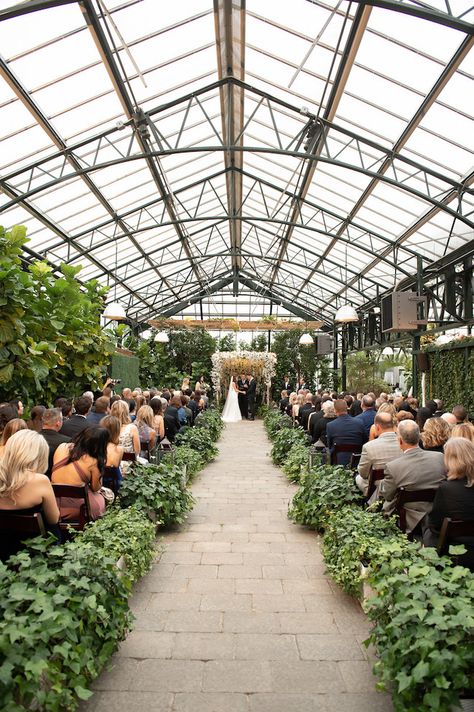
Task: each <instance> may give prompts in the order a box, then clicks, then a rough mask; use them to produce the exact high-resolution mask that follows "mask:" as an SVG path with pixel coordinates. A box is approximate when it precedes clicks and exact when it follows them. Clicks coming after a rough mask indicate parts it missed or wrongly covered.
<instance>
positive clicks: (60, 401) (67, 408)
mask: <svg viewBox="0 0 474 712" xmlns="http://www.w3.org/2000/svg"><path fill="white" fill-rule="evenodd" d="M54 407H55V408H59V409H60V410H61V413H62V414H63V420H67V418H70V417H71V415H72V400H69V398H63V397H59V398H56V400H55V401H54Z"/></svg>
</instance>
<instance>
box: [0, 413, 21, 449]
mask: <svg viewBox="0 0 474 712" xmlns="http://www.w3.org/2000/svg"><path fill="white" fill-rule="evenodd" d="M26 429H27V428H26V423H25V421H24V420H22V419H21V418H13V420H9V421H8V423H7V424H6V425H5V427H4V429H3V433H2V435H1V437H0V457H3V453H4V452H5V445H6V444H7V442H8V441H9V440H10V438H11V436H12V435H15V433H17V432H18V431H19V430H26Z"/></svg>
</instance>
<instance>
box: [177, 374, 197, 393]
mask: <svg viewBox="0 0 474 712" xmlns="http://www.w3.org/2000/svg"><path fill="white" fill-rule="evenodd" d="M189 381H190V379H189V378H183V382H182V384H181V391H182V392H183V393H184V391H187V389H188V388H189ZM198 383H199V381H198Z"/></svg>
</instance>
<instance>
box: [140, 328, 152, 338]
mask: <svg viewBox="0 0 474 712" xmlns="http://www.w3.org/2000/svg"><path fill="white" fill-rule="evenodd" d="M140 336H141V337H142V339H146V340H148V339H149V338H150V336H151V329H145V331H142V333H141V334H140Z"/></svg>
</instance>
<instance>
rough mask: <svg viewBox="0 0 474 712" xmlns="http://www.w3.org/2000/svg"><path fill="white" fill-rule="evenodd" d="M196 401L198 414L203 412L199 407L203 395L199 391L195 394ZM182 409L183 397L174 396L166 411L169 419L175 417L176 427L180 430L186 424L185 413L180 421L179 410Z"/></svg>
mask: <svg viewBox="0 0 474 712" xmlns="http://www.w3.org/2000/svg"><path fill="white" fill-rule="evenodd" d="M194 401H195V403H196V406H197V409H198V412H200V411H201V410H202V408H200V407H199V403H200V401H201V393H200V392H199V391H198V392H197V393H195V395H194ZM180 408H181V396H178V395H174V396H173V397H172V398H170V400H169V403H168V407H167V408H166V411H165V413H166V415H167V416H168V418H170V417H171V416H173V417H174V419H175V421H176V427H177V429H178V430H179V429H180V428H181V426H182V425H185V423H184V422H183V420H184V413H182V416H181V420H180V417H179V414H178V410H179V409H180ZM176 432H177V431H176Z"/></svg>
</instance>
